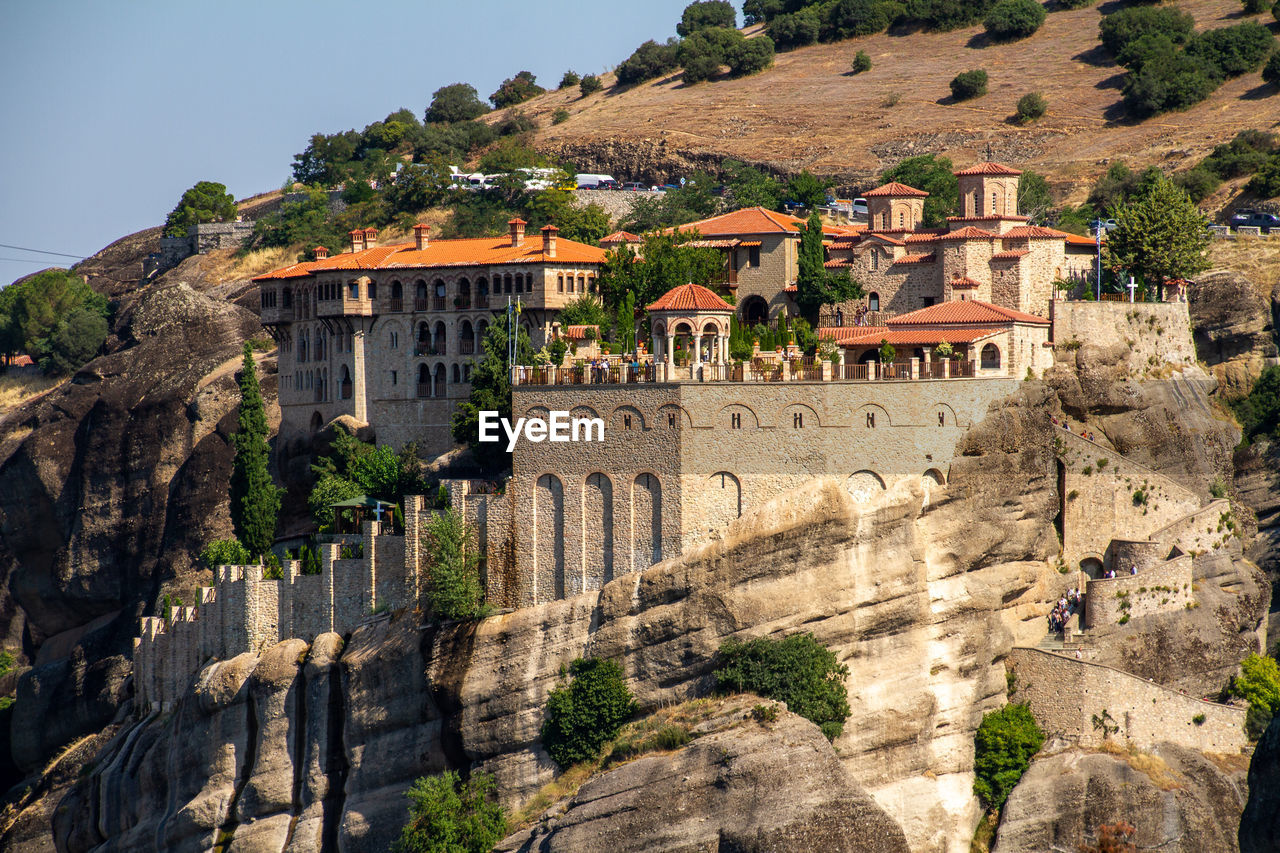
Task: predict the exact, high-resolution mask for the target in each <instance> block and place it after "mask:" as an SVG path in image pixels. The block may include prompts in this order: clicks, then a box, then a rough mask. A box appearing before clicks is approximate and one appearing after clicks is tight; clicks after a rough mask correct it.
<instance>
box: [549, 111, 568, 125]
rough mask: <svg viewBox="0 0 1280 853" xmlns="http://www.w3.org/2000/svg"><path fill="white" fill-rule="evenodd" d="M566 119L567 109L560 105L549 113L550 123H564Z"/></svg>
mask: <svg viewBox="0 0 1280 853" xmlns="http://www.w3.org/2000/svg"><path fill="white" fill-rule="evenodd" d="M568 120H569V111H568V110H566V109H565V108H564V107H561V108H560V109H558V110H556V111H555V112H553V113H552V114H551V123H552V124H564V123H565V122H566V121H568Z"/></svg>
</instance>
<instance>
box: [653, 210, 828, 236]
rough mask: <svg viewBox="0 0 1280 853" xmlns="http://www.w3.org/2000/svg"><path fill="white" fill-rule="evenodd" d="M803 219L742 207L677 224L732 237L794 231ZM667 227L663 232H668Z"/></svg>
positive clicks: (802, 222)
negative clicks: (695, 220) (707, 217)
mask: <svg viewBox="0 0 1280 853" xmlns="http://www.w3.org/2000/svg"><path fill="white" fill-rule="evenodd" d="M804 224H805V221H804V220H803V219H799V218H797V217H795V216H788V215H787V214H785V213H778V212H776V211H773V210H769V209H768V208H764V207H744V208H742V209H741V210H734V211H731V212H729V213H724V214H721V215H720V216H712V217H711V218H709V219H700V220H698V221H697V222H690V223H688V224H686V225H681V226H679V228H680V230H681V231H690V230H693V231H697V232H698V233H699V234H701V235H702V236H703V237H733V236H736V235H738V234H788V233H796V232H798V231H799V230H800V226H801V225H804ZM674 230H675V229H673V228H668V229H666V230H665V231H664V232H663V233H665V234H670V233H671V232H672V231H674Z"/></svg>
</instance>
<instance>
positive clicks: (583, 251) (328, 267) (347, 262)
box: [253, 234, 607, 281]
mask: <svg viewBox="0 0 1280 853" xmlns="http://www.w3.org/2000/svg"><path fill="white" fill-rule="evenodd" d="M606 254H607V253H606V252H605V250H604V249H600V248H597V247H596V246H588V245H586V244H585V243H578V242H576V241H574V240H567V239H564V238H561V239H558V240H557V241H556V256H555V257H554V258H551V257H547V256H546V255H544V254H543V253H542V240H540V239H537V238H534V239H526V240H525V241H524V243H523V244H522V245H520V246H512V245H511V237H510V236H509V235H506V234H504V235H502V236H501V237H476V238H471V239H464V240H432V241H431V242H430V243H429V244H428V245H427V246H426V247H425V248H423V249H417V248H416V247H415V244H414V243H397V244H395V245H391V246H379V247H377V248H376V249H365V250H363V251H360V252H343V253H342V254H340V255H330V256H329V257H327V258H325V259H323V260H316V261H307V262H304V263H300V264H294V265H292V266H288V267H284V268H283V269H278V270H273V271H272V272H269V273H266V274H264V275H260V276H255V277H254V279H253V280H254V281H267V280H270V279H283V278H305V277H306V276H309V275H314V274H315V273H319V272H330V271H334V270H378V269H415V268H430V267H465V266H487V265H491V264H538V263H554V264H600V263H604V260H605V256H606Z"/></svg>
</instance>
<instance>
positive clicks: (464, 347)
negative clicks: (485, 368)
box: [458, 338, 476, 355]
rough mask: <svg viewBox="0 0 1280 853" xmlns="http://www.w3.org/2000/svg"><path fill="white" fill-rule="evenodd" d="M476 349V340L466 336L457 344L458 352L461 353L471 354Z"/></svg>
mask: <svg viewBox="0 0 1280 853" xmlns="http://www.w3.org/2000/svg"><path fill="white" fill-rule="evenodd" d="M475 351H476V342H475V341H473V340H471V339H470V338H467V339H466V340H464V341H462V342H460V343H459V344H458V352H459V353H461V354H462V355H471V354H473V353H474V352H475Z"/></svg>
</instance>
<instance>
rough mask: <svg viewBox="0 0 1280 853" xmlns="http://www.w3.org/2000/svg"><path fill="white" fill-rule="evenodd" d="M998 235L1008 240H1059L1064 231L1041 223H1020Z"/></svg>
mask: <svg viewBox="0 0 1280 853" xmlns="http://www.w3.org/2000/svg"><path fill="white" fill-rule="evenodd" d="M1000 236H1001V237H1004V238H1006V239H1008V240H1061V239H1062V238H1063V237H1065V236H1066V233H1065V232H1063V231H1056V230H1054V229H1053V228H1045V227H1044V226H1042V225H1020V226H1018V227H1017V228H1010V229H1009V230H1008V231H1006V232H1004V233H1003V234H1001V235H1000Z"/></svg>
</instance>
